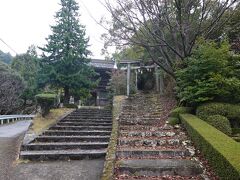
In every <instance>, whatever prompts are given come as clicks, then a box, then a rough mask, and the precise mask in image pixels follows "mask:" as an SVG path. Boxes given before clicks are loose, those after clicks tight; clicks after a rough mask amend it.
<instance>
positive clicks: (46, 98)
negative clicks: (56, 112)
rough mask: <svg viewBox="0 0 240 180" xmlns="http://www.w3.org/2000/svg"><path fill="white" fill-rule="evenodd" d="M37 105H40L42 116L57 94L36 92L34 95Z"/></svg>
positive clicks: (48, 109) (52, 103)
mask: <svg viewBox="0 0 240 180" xmlns="http://www.w3.org/2000/svg"><path fill="white" fill-rule="evenodd" d="M35 98H36V101H37V105H39V106H40V107H41V114H42V116H46V115H47V114H48V113H49V111H50V109H51V107H53V106H54V104H55V102H56V98H57V95H56V94H38V95H36V96H35Z"/></svg>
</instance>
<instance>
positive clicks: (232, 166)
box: [180, 114, 240, 180]
mask: <svg viewBox="0 0 240 180" xmlns="http://www.w3.org/2000/svg"><path fill="white" fill-rule="evenodd" d="M180 118H181V121H182V123H183V124H184V126H185V127H186V129H187V132H188V134H189V136H191V138H192V140H193V141H194V143H195V145H196V146H197V147H198V148H199V149H200V150H201V152H202V153H203V154H204V155H205V157H206V158H207V159H208V162H209V163H210V164H211V166H212V167H213V168H214V170H215V172H216V173H217V174H218V176H219V177H220V178H221V179H236V180H237V179H239V178H240V158H239V157H240V143H237V142H236V141H234V140H233V139H232V138H230V137H228V136H227V135H225V134H224V133H222V132H221V131H219V130H217V129H216V128H214V127H213V126H211V125H209V124H208V123H207V122H204V121H203V120H201V119H199V118H197V117H196V116H194V115H191V114H181V115H180Z"/></svg>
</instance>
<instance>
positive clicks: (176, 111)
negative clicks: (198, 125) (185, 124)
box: [169, 107, 193, 118]
mask: <svg viewBox="0 0 240 180" xmlns="http://www.w3.org/2000/svg"><path fill="white" fill-rule="evenodd" d="M192 111H193V108H191V107H177V108H175V109H174V110H172V111H171V112H170V115H169V116H170V117H175V118H179V114H188V113H192Z"/></svg>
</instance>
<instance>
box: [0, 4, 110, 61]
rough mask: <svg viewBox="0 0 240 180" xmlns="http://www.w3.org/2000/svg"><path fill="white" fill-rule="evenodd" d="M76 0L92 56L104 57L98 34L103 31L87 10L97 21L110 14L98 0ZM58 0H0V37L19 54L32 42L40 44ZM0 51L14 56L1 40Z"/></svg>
mask: <svg viewBox="0 0 240 180" xmlns="http://www.w3.org/2000/svg"><path fill="white" fill-rule="evenodd" d="M76 1H77V2H78V3H79V6H80V14H81V17H80V23H81V24H83V25H85V26H86V31H87V35H88V36H89V37H90V42H89V44H90V45H91V47H90V48H89V49H90V50H91V51H92V53H93V57H94V58H104V57H103V56H101V49H102V48H103V41H101V39H100V36H101V34H102V33H104V32H105V30H104V29H103V28H102V27H101V26H100V25H98V24H97V23H96V22H95V21H94V20H93V18H91V17H90V15H89V12H90V14H91V15H92V16H93V17H94V18H95V19H96V20H97V21H98V22H99V21H100V19H101V17H102V16H105V17H109V14H108V12H107V10H106V9H105V7H103V6H102V5H101V4H100V2H99V1H98V0H76ZM100 1H101V0H100ZM59 3H60V0H0V38H1V39H3V40H4V41H5V42H6V43H7V44H8V45H10V46H11V47H12V48H13V49H14V50H15V51H16V52H17V53H18V54H20V53H25V52H26V50H27V48H28V47H29V46H30V45H31V44H34V45H37V46H43V45H44V44H46V41H45V38H47V37H48V35H49V34H50V33H51V30H50V25H53V24H54V22H55V21H54V15H55V13H56V11H57V10H58V9H59V8H60V6H59V5H58V4H59ZM83 4H84V5H85V6H84V5H83ZM86 8H87V9H88V10H89V12H88V11H87V9H86ZM0 50H2V51H4V52H10V53H11V54H12V55H15V53H14V52H13V51H11V50H10V49H9V48H7V47H6V45H4V44H3V43H2V42H1V41H0Z"/></svg>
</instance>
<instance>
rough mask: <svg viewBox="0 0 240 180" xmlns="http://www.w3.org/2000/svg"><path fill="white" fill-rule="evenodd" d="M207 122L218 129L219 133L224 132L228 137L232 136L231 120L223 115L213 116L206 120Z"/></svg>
mask: <svg viewBox="0 0 240 180" xmlns="http://www.w3.org/2000/svg"><path fill="white" fill-rule="evenodd" d="M206 122H207V123H209V124H210V125H212V126H213V127H215V128H216V129H218V130H219V131H222V132H223V133H225V134H226V135H228V136H231V134H232V129H231V125H230V122H229V120H228V119H227V118H226V117H224V116H221V115H213V116H209V117H208V118H207V119H206Z"/></svg>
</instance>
